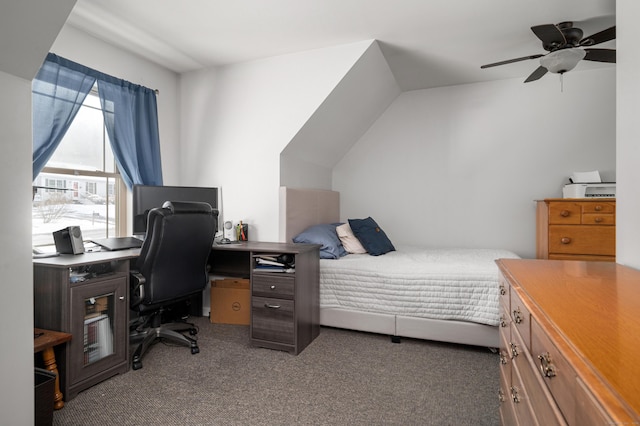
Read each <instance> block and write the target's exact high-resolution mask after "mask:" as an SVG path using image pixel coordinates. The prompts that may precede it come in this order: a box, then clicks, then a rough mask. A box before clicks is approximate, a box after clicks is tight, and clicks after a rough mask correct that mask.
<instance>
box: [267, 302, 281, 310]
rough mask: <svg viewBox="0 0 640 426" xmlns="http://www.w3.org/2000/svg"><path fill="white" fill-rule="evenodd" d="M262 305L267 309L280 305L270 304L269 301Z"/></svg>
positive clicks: (278, 307) (277, 307) (276, 307)
mask: <svg viewBox="0 0 640 426" xmlns="http://www.w3.org/2000/svg"><path fill="white" fill-rule="evenodd" d="M264 307H265V308H267V309H280V305H272V304H271V303H265V304H264Z"/></svg>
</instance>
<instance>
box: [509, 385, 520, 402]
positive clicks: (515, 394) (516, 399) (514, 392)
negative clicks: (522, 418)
mask: <svg viewBox="0 0 640 426" xmlns="http://www.w3.org/2000/svg"><path fill="white" fill-rule="evenodd" d="M511 400H512V401H513V402H515V403H516V404H517V403H519V402H520V396H519V395H518V388H517V387H515V386H511Z"/></svg>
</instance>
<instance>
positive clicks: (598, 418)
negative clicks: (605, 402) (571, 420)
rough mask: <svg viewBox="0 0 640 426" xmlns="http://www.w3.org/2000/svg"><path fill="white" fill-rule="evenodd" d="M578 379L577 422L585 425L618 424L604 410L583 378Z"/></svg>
mask: <svg viewBox="0 0 640 426" xmlns="http://www.w3.org/2000/svg"><path fill="white" fill-rule="evenodd" d="M576 380H577V383H576V424H578V425H584V426H590V425H594V426H595V425H613V424H616V423H615V422H614V421H613V419H611V417H609V416H608V415H607V414H606V413H605V412H604V410H603V409H602V407H601V406H600V404H598V402H597V401H596V400H595V398H594V397H593V395H592V394H591V392H589V390H587V387H586V386H585V384H584V383H583V382H582V380H580V379H579V378H578V379H576Z"/></svg>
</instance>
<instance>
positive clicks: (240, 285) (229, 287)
mask: <svg viewBox="0 0 640 426" xmlns="http://www.w3.org/2000/svg"><path fill="white" fill-rule="evenodd" d="M250 312H251V295H250V290H249V280H243V279H231V278H227V279H224V280H212V281H211V312H210V314H209V317H210V321H211V322H212V323H217V324H240V325H249V316H250Z"/></svg>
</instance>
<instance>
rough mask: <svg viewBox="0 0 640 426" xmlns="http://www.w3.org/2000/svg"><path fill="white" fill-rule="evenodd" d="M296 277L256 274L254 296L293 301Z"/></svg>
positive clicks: (253, 283) (254, 276)
mask: <svg viewBox="0 0 640 426" xmlns="http://www.w3.org/2000/svg"><path fill="white" fill-rule="evenodd" d="M294 292H295V277H293V276H288V275H286V274H280V273H275V272H274V273H270V274H254V275H253V281H252V294H253V295H254V296H264V297H279V298H283V299H293V296H294Z"/></svg>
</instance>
